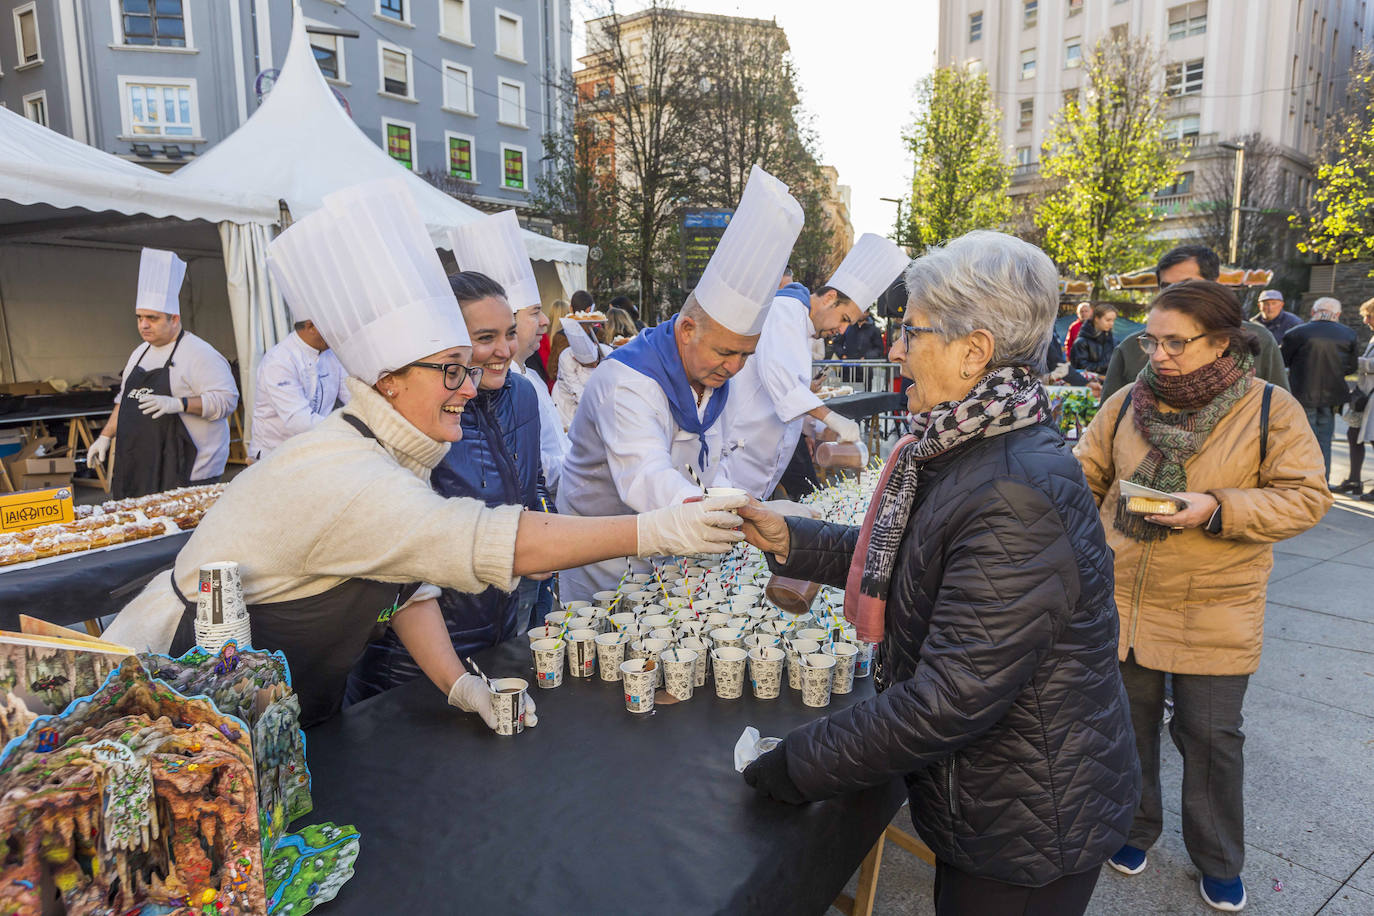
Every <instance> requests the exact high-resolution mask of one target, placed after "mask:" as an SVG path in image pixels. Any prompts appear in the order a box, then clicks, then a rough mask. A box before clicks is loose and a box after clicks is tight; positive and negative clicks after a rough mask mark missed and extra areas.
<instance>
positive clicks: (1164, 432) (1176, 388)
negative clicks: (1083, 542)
mask: <svg viewBox="0 0 1374 916" xmlns="http://www.w3.org/2000/svg"><path fill="white" fill-rule="evenodd" d="M1254 366H1255V359H1254V357H1253V356H1251V355H1250V354H1249V353H1248V352H1241V353H1234V352H1232V351H1229V350H1228V351H1227V352H1226V353H1225V354H1224V355H1222V356H1221V358H1219V359H1217V360H1216V361H1215V362H1212V363H1209V364H1208V365H1206V366H1203V367H1202V368H1201V369H1196V370H1194V371H1192V372H1189V373H1188V374H1187V375H1158V374H1157V373H1156V372H1155V369H1154V364H1153V363H1147V364H1146V365H1145V368H1144V369H1142V370H1140V376H1139V378H1137V379H1136V384H1135V387H1134V388H1132V389H1131V405H1130V409H1131V410H1132V412H1133V420H1134V423H1135V428H1136V429H1138V430H1139V431H1140V434H1141V435H1142V436H1144V437H1145V441H1146V442H1148V443H1149V444H1150V451H1149V452H1148V453H1147V454H1146V455H1145V460H1143V461H1141V462H1140V466H1139V467H1137V468H1136V469H1135V471H1134V472H1133V473H1132V474H1131V476H1130V477H1129V478H1127V479H1128V480H1130V481H1131V483H1138V484H1142V485H1144V486H1147V487H1153V488H1154V489H1156V490H1163V491H1164V492H1166V493H1182V492H1186V491H1187V490H1188V474H1187V472H1186V471H1185V470H1184V469H1183V465H1184V464H1186V463H1187V461H1188V459H1189V458H1191V457H1193V456H1194V455H1196V454H1197V453H1198V450H1199V449H1201V448H1202V444H1203V443H1204V442H1206V441H1207V437H1208V436H1210V435H1211V434H1212V429H1213V427H1215V426H1216V425H1217V421H1218V420H1220V419H1221V418H1222V417H1224V416H1226V414H1227V413H1228V412H1230V410H1231V408H1232V407H1234V406H1235V404H1236V402H1237V401H1239V400H1240V399H1241V396H1242V395H1244V394H1245V392H1246V391H1248V390H1249V388H1250V383H1251V382H1252V381H1254V378H1255V368H1254ZM1161 403H1164V404H1167V405H1168V406H1170V407H1172V408H1174V411H1173V412H1167V413H1166V412H1165V411H1162V410H1160V409H1159V405H1160V404H1161ZM1112 524H1113V527H1115V528H1116V530H1117V531H1120V532H1121V533H1122V534H1125V535H1126V536H1127V537H1130V538H1134V539H1135V540H1137V541H1158V540H1163V539H1164V538H1166V537H1169V536H1170V535H1172V534H1176V533H1177V532H1175V531H1174V530H1173V529H1172V528H1168V527H1165V526H1164V525H1156V524H1154V523H1153V522H1147V521H1146V520H1145V517H1144V516H1141V515H1132V514H1130V513H1128V512H1127V511H1126V500H1124V499H1118V500H1117V503H1116V517H1115V518H1114V519H1113V522H1112Z"/></svg>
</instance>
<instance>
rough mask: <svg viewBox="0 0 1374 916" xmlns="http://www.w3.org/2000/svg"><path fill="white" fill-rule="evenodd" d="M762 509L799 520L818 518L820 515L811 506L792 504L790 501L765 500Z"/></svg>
mask: <svg viewBox="0 0 1374 916" xmlns="http://www.w3.org/2000/svg"><path fill="white" fill-rule="evenodd" d="M763 507H764V508H765V509H769V510H771V511H773V512H776V513H778V514H779V515H795V516H797V517H799V518H820V517H821V514H820V513H819V512H817V511H816V509H815V508H814V507H813V506H805V505H802V504H801V503H794V502H792V500H790V499H765V500H764V501H763Z"/></svg>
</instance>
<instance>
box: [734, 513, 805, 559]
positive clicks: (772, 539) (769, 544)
mask: <svg viewBox="0 0 1374 916" xmlns="http://www.w3.org/2000/svg"><path fill="white" fill-rule="evenodd" d="M737 511H738V512H739V514H740V517H741V518H742V519H744V539H745V540H746V541H748V542H749V543H750V544H753V545H754V546H755V547H757V548H758V549H759V550H762V551H764V552H765V553H771V554H773V555H774V556H775V557H777V559H778V562H779V563H785V562H787V555H788V553H790V552H791V550H792V533H791V531H789V530H788V528H787V519H786V518H784V517H783V516H782V515H781V514H779V513H777V512H774V511H773V510H772V509H769V508H768V507H767V506H766V505H765V504H763V503H761V502H758V501H757V500H751V501H750V503H749V505H747V506H742V507H741V508H740V509H739V510H737Z"/></svg>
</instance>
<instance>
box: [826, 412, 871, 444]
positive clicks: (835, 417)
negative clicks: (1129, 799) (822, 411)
mask: <svg viewBox="0 0 1374 916" xmlns="http://www.w3.org/2000/svg"><path fill="white" fill-rule="evenodd" d="M821 422H822V423H824V424H825V425H826V426H829V427H830V428H831V429H833V430H834V431H835V435H837V436H839V437H840V441H841V442H858V441H859V439H860V438H862V436H863V433H862V432H861V431H860V430H859V424H857V423H855V422H854V421H853V420H851V419H849V418H848V417H842V416H840V415H839V414H837V413H836V412H835V411H833V410H832V411H830V413H828V414H826V415H825V418H824V419H823V420H821Z"/></svg>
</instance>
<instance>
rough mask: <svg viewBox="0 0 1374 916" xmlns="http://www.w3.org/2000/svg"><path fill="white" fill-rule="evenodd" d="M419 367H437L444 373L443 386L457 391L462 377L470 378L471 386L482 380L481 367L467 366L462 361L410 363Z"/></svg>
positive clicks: (460, 386)
mask: <svg viewBox="0 0 1374 916" xmlns="http://www.w3.org/2000/svg"><path fill="white" fill-rule="evenodd" d="M411 365H412V366H418V367H420V368H421V369H438V370H439V371H440V372H442V373H444V387H445V388H447V389H448V390H449V391H457V390H458V389H459V388H462V387H463V380H464V379H472V387H474V388H476V387H477V386H478V385H479V384H481V382H482V367H481V366H474V367H472V368H468V367H467V366H464V365H463V364H462V363H411Z"/></svg>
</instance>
